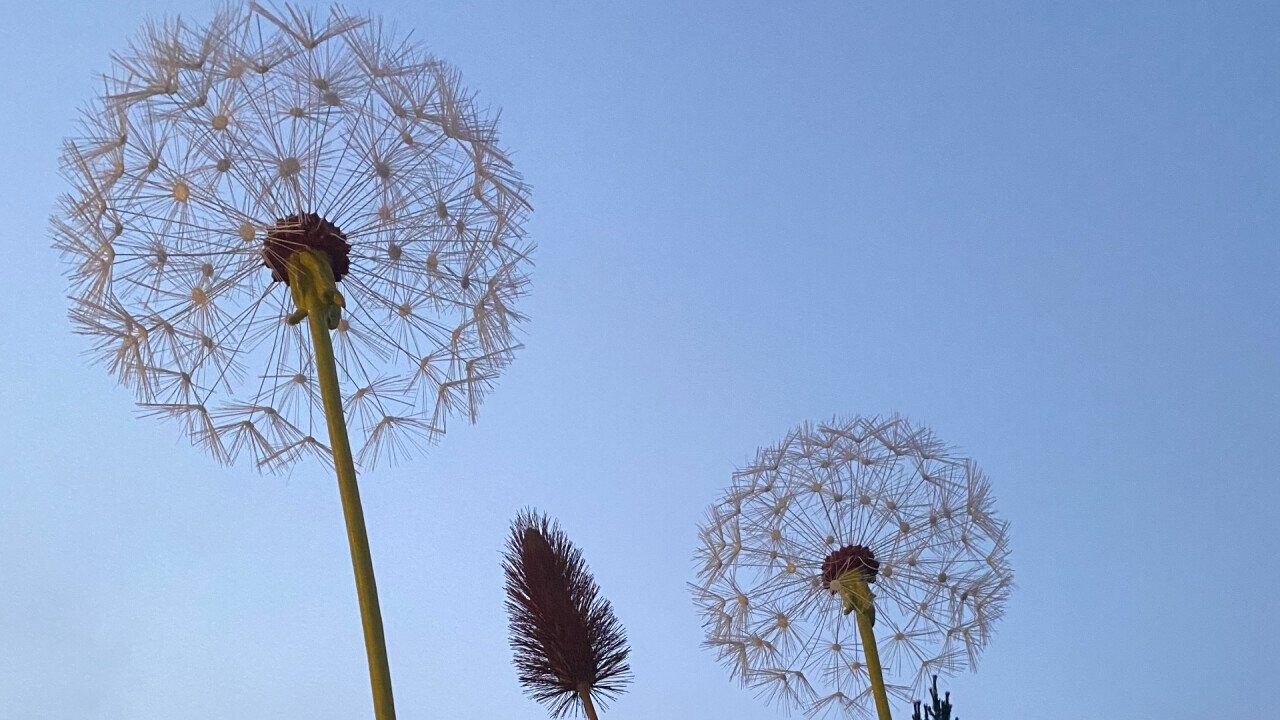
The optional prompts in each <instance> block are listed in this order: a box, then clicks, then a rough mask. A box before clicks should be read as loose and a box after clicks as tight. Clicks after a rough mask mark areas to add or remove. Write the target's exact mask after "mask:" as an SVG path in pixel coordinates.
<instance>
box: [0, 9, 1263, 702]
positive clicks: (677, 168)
mask: <svg viewBox="0 0 1280 720" xmlns="http://www.w3.org/2000/svg"><path fill="white" fill-rule="evenodd" d="M899 5H900V4H899V3H878V2H877V3H872V2H832V3H806V2H795V3H791V2H787V3H763V2H761V3H746V2H741V3H730V2H722V3H694V4H691V5H688V6H687V5H686V4H685V3H675V2H671V3H665V4H664V3H642V2H630V3H586V2H583V3H568V2H517V1H511V2H492V3H487V2H466V3H463V2H443V1H442V2H413V3H396V2H392V1H391V0H385V1H379V2H374V3H372V4H371V5H368V6H366V5H353V6H350V9H352V10H356V11H361V12H364V11H371V12H372V13H374V14H380V15H383V16H384V17H385V18H387V19H388V20H394V21H395V23H396V24H397V25H398V26H399V27H400V28H401V29H409V28H416V37H418V38H419V39H421V40H423V41H425V42H426V43H427V44H428V45H429V46H430V47H431V48H432V49H433V50H434V51H436V52H437V54H439V55H440V56H441V57H443V58H445V59H447V60H449V61H451V62H452V63H454V64H455V65H456V66H457V67H458V68H460V69H461V70H462V72H463V77H464V82H465V84H466V85H467V86H468V87H469V88H471V89H474V90H477V91H478V92H479V93H480V99H481V101H482V102H484V103H487V104H491V105H493V106H495V107H498V106H500V107H501V108H502V110H503V112H502V121H503V122H502V126H501V130H502V135H503V144H504V145H505V146H506V147H508V148H511V149H512V150H513V151H514V153H515V160H516V162H517V164H518V167H519V169H520V171H521V172H522V173H523V174H524V176H525V178H526V179H527V180H528V181H529V182H530V183H531V184H532V185H533V188H534V195H533V199H534V204H535V208H536V212H535V214H534V215H533V217H532V220H531V222H530V224H529V226H528V229H529V231H530V233H531V236H532V238H533V239H534V240H535V241H536V242H537V243H538V244H539V250H538V252H537V254H536V262H537V266H536V268H535V269H534V276H533V281H534V284H533V294H532V296H531V297H530V298H528V301H527V302H526V303H524V304H523V305H522V306H521V309H522V310H526V311H527V312H528V313H530V314H531V315H532V318H533V320H532V322H531V323H530V324H529V325H528V334H527V337H526V338H525V343H526V348H525V349H524V350H523V351H522V352H521V353H520V354H519V356H518V358H517V360H516V362H515V364H514V365H513V366H512V367H511V368H510V369H509V370H508V371H507V372H506V373H505V374H504V376H503V377H502V379H501V381H500V383H499V385H498V387H497V389H496V390H495V391H494V392H493V393H492V394H491V395H490V397H489V399H488V400H487V401H486V403H485V405H484V406H483V408H482V410H481V418H480V423H479V424H478V425H475V426H465V425H464V424H462V423H460V422H459V423H454V424H452V425H451V427H450V430H449V433H448V435H447V436H446V437H445V438H444V440H443V441H442V442H441V443H440V445H439V446H437V447H435V448H433V449H432V450H431V451H430V452H429V453H427V454H425V455H421V456H419V457H418V459H417V460H415V461H414V462H412V463H410V464H408V465H404V466H400V467H397V468H393V469H380V470H378V471H376V472H371V473H367V474H365V475H364V476H363V477H362V491H363V494H364V501H365V511H366V514H367V519H368V523H369V528H370V535H371V541H372V546H373V552H374V559H375V563H376V565H377V572H378V584H379V587H380V590H381V596H382V603H383V613H384V618H385V621H386V627H387V635H388V639H389V650H390V655H391V664H392V672H393V675H394V679H395V692H396V698H397V706H398V710H399V714H400V717H401V718H403V719H404V720H414V719H416V718H531V719H532V718H542V717H545V716H546V714H545V712H544V711H543V709H542V708H541V707H540V706H538V705H536V704H534V703H533V702H532V701H530V700H528V699H526V698H524V697H523V695H522V693H521V690H520V688H519V686H518V685H517V683H516V680H515V674H514V671H513V670H512V668H511V665H510V652H509V651H508V649H507V644H506V615H505V613H504V611H503V607H502V593H501V587H502V575H501V572H500V569H499V553H500V549H501V546H502V543H503V541H504V539H505V535H506V532H507V527H508V523H509V522H510V520H511V518H512V517H513V516H514V515H515V514H516V512H517V511H518V510H519V509H521V508H522V507H525V506H529V505H533V506H536V507H538V508H540V509H543V510H546V511H547V512H549V513H551V514H552V515H554V516H556V517H557V518H559V519H560V521H561V522H562V524H563V526H564V528H565V529H566V530H567V531H568V533H569V534H570V536H571V537H572V538H573V540H574V541H575V542H576V543H577V544H578V546H579V547H580V548H582V550H583V551H584V553H585V555H586V558H587V560H588V562H589V563H590V565H591V567H592V569H593V570H594V572H595V575H596V578H597V580H598V582H599V584H600V585H601V587H602V588H603V591H604V593H605V594H606V595H607V596H608V597H609V598H610V599H611V600H612V601H613V603H614V605H615V609H616V612H617V615H618V617H619V618H620V619H621V621H622V622H623V624H624V625H625V626H626V628H627V630H628V633H629V635H630V638H631V645H632V648H633V655H632V665H633V668H634V670H635V676H636V681H635V683H634V685H633V687H632V689H631V691H630V692H629V693H628V694H627V695H626V696H625V697H624V698H623V699H622V700H621V701H620V702H618V703H617V704H616V705H615V706H614V708H613V709H612V710H611V711H610V712H607V713H606V714H605V717H606V718H610V719H611V720H640V719H645V720H648V719H651V718H667V717H689V718H739V719H741V718H775V717H780V716H781V713H780V712H779V711H777V710H774V709H771V708H768V707H766V706H764V705H762V704H761V703H760V702H759V701H757V700H756V699H755V698H754V697H753V695H752V693H751V692H750V691H748V690H744V689H741V688H739V687H738V686H736V685H735V684H733V683H732V682H730V680H729V678H728V676H727V673H726V672H725V671H724V670H723V669H722V668H721V667H720V666H719V665H718V664H717V663H716V662H715V659H714V657H713V655H712V654H711V653H709V652H707V651H704V650H702V649H701V648H700V647H699V643H700V642H701V640H702V638H703V634H702V630H701V628H700V621H699V618H698V616H697V615H696V613H695V610H694V608H693V605H692V602H691V600H690V596H689V592H688V590H687V588H686V586H685V583H686V582H687V581H689V580H692V579H693V578H694V564H693V561H692V552H693V550H694V547H695V544H696V525H697V523H698V521H699V519H700V518H701V516H702V513H703V512H704V510H705V508H706V507H707V505H708V504H709V503H711V502H712V501H713V500H714V499H716V498H717V497H718V496H719V494H720V493H721V491H722V489H723V488H724V487H725V486H726V485H727V484H728V482H729V477H730V473H731V472H732V471H733V469H734V468H735V467H737V466H738V465H740V464H742V463H744V462H745V461H747V460H748V459H749V458H750V457H751V456H752V455H753V454H754V451H755V449H756V448H757V447H758V446H761V445H768V444H772V443H774V442H776V441H777V440H778V439H780V438H781V437H782V436H783V435H784V434H785V433H786V432H787V431H788V430H789V429H790V428H792V427H794V426H795V425H797V424H799V423H801V422H802V421H805V420H821V419H824V418H829V417H831V416H832V415H834V414H840V415H852V414H858V413H862V414H875V413H890V412H894V411H897V412H901V413H902V414H904V415H905V416H907V417H908V418H910V419H912V420H913V421H914V422H917V423H921V424H924V425H927V426H930V427H932V428H933V429H934V431H935V432H936V433H937V435H938V436H939V437H940V438H941V439H942V440H944V441H946V442H949V443H951V444H953V445H955V446H956V447H957V448H959V449H960V450H961V451H962V452H963V453H965V454H966V455H968V456H970V457H973V458H975V459H976V460H977V461H978V462H979V464H980V465H981V466H982V467H983V469H984V470H985V471H986V472H987V474H988V475H989V476H990V478H991V480H992V483H993V485H994V487H995V490H996V495H997V498H998V508H999V510H1000V513H1001V514H1002V515H1003V516H1004V517H1005V518H1006V519H1008V520H1009V521H1010V522H1011V523H1012V539H1013V545H1012V547H1013V562H1014V563H1015V570H1016V573H1017V580H1018V584H1019V587H1018V588H1017V590H1016V591H1015V592H1014V594H1013V596H1012V598H1011V601H1010V603H1009V607H1008V615H1007V617H1006V618H1005V620H1004V621H1003V622H1002V624H1001V625H1000V626H999V627H998V629H997V632H996V636H995V640H994V642H993V644H992V645H991V646H990V648H989V649H988V650H987V652H986V654H985V655H984V658H983V662H982V664H981V665H980V666H979V669H978V672H977V673H974V674H963V675H960V676H958V677H956V678H954V679H951V680H949V681H946V682H945V683H944V686H945V687H946V688H949V689H951V690H952V691H953V699H954V700H955V701H956V704H957V710H958V713H959V715H960V716H961V717H963V718H966V719H972V720H981V719H986V720H999V719H1003V718H1009V719H1012V718H1039V719H1043V720H1055V719H1058V718H1082V717H1084V718H1087V717H1131V718H1162V719H1179V718H1187V719H1192V718H1197V719H1199V718H1207V717H1245V716H1246V715H1250V714H1252V713H1253V712H1254V710H1255V709H1260V708H1261V706H1262V704H1263V702H1264V697H1263V692H1264V691H1266V690H1267V689H1268V688H1271V687H1273V686H1274V683H1275V681H1276V676H1275V674H1274V672H1273V669H1274V665H1275V652H1276V648H1277V647H1280V626H1278V621H1277V619H1276V613H1275V610H1276V607H1277V606H1276V598H1277V597H1278V596H1280V579H1278V574H1280V561H1278V560H1277V554H1278V552H1277V551H1278V550H1280V529H1278V527H1280V525H1278V524H1277V522H1276V519H1275V518H1276V510H1275V508H1276V507H1277V505H1278V504H1280V490H1278V489H1277V488H1278V487H1280V484H1278V480H1280V477H1278V472H1277V468H1278V467H1280V442H1278V441H1280V370H1278V366H1280V329H1278V325H1280V323H1278V320H1280V290H1278V288H1277V277H1278V273H1280V241H1278V239H1280V202H1278V200H1280V72H1277V69H1278V68H1280V41H1278V40H1277V38H1278V37H1280V6H1277V5H1276V4H1274V3H1265V2H1259V3H1231V4H1228V3H1218V2H1195V3H1188V2H1182V3H1166V2H1151V3H1126V4H1124V5H1123V7H1120V6H1118V5H1119V4H1117V3H1079V2H1061V3H1023V2H1007V3H963V4H961V3H945V4H944V3H929V4H924V3H908V4H905V6H902V7H899ZM213 9H214V6H213V4H212V3H210V2H207V1H206V0H191V1H188V0H180V1H176V2H159V1H158V0H148V1H145V2H138V1H134V0H127V1H126V0H122V1H120V2H112V3H90V2H82V3H71V2H62V3H50V4H47V5H45V4H38V3H29V4H24V5H22V6H13V7H11V8H10V9H9V10H8V11H7V13H6V18H5V22H4V24H3V27H0V59H2V64H0V66H2V67H4V68H6V69H7V72H5V73H4V76H3V78H2V79H0V92H2V93H3V97H4V99H5V102H4V106H5V111H4V112H3V113H2V114H0V136H2V137H4V138H5V143H4V153H3V156H4V159H5V163H6V166H7V168H8V171H7V172H5V173H4V174H3V175H0V185H2V186H3V191H2V192H0V209H2V211H3V213H4V217H5V218H6V223H5V231H4V235H5V237H4V240H3V243H4V245H3V246H4V248H5V255H4V267H5V269H6V276H7V278H8V285H7V289H6V292H5V326H4V338H5V339H4V350H5V352H3V353H0V377H4V378H5V380H6V381H5V382H4V383H3V384H0V407H3V408H4V409H5V413H4V416H3V419H2V420H0V451H2V456H3V458H4V464H5V466H6V467H5V469H4V472H3V479H2V480H0V547H2V548H3V552H2V553H0V558H2V559H0V581H2V583H3V588H4V589H3V592H0V638H3V642H2V643H0V718H6V719H7V718H15V719H16V718H25V719H27V720H64V719H65V718H83V719H99V718H101V719H103V720H107V719H112V720H115V719H120V718H126V719H132V718H138V719H143V718H148V719H151V718H195V719H203V718H286V717H287V718H314V719H317V720H328V719H333V720H339V719H343V720H346V719H349V718H366V717H371V715H372V711H371V704H370V700H369V690H368V685H367V674H366V670H365V659H364V651H363V646H362V640H361V634H360V625H359V621H358V616H357V608H356V600H355V593H354V586H353V581H352V577H351V567H350V561H349V556H348V553H347V546H346V539H345V535H344V533H343V526H342V519H341V511H340V506H339V502H338V494H337V490H336V485H335V483H334V481H333V479H332V477H331V476H330V475H329V473H328V471H326V470H325V469H324V468H322V467H320V466H318V465H314V464H313V465H303V466H300V467H298V468H297V469H296V470H295V471H294V472H293V473H292V475H290V476H288V477H277V476H260V475H258V474H257V473H256V472H254V471H253V470H251V469H246V468H244V467H237V468H224V467H221V466H219V465H217V464H216V463H215V462H214V461H213V460H212V459H210V458H209V457H207V456H206V455H205V454H204V453H203V452H202V451H200V450H198V449H196V448H193V447H191V446H189V445H188V444H187V442H186V441H185V440H183V439H181V438H180V436H179V431H178V428H177V427H176V426H175V425H174V424H171V423H163V422H158V421H152V420H142V419H136V418H135V412H134V410H133V406H132V395H131V393H130V392H128V391H127V390H126V389H124V388H121V387H118V386H116V385H115V383H114V381H112V380H111V379H110V378H109V377H108V376H107V374H106V372H105V370H103V369H102V368H98V367H92V366H90V365H89V361H88V360H87V359H86V358H85V357H83V351H85V350H86V348H87V342H86V341H85V340H84V339H83V338H79V337H76V336H73V335H72V334H71V332H70V326H69V323H68V322H67V321H66V319H65V311H66V308H67V306H68V302H67V301H66V300H65V298H64V281H63V280H62V277H61V271H62V266H61V264H60V261H59V260H58V258H57V256H56V253H55V252H54V251H52V250H50V249H49V244H50V240H49V239H48V238H49V235H48V230H47V218H48V214H49V212H50V211H51V210H52V208H53V203H54V199H55V197H56V196H57V194H58V193H59V192H61V191H62V190H63V183H62V181H61V180H60V178H59V176H58V173H57V158H58V153H59V143H60V142H61V138H62V137H63V136H65V135H67V134H70V133H71V132H73V129H74V128H73V121H74V119H75V117H76V115H77V113H78V111H79V108H80V106H81V105H83V104H84V103H85V102H86V101H87V100H88V99H89V98H90V97H92V96H93V94H94V93H95V92H96V91H97V90H98V88H99V87H100V86H98V85H95V82H94V79H93V78H94V75H95V73H97V72H101V71H104V70H106V69H107V67H108V56H109V53H110V52H111V51H112V50H118V49H123V48H124V47H125V44H126V41H127V39H128V38H130V37H131V36H132V34H133V32H134V30H135V29H136V28H138V27H139V26H140V25H141V23H142V22H143V21H144V20H145V19H147V18H152V17H157V16H160V15H163V14H165V13H182V14H183V15H184V16H187V17H189V18H191V19H193V20H195V21H197V22H199V23H203V22H206V21H207V20H208V19H209V18H210V17H211V16H212V14H213ZM896 713H897V716H898V717H900V718H905V717H907V716H908V715H909V713H908V712H906V710H905V709H904V708H902V707H898V708H897V709H896Z"/></svg>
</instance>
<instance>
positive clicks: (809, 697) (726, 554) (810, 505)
mask: <svg viewBox="0 0 1280 720" xmlns="http://www.w3.org/2000/svg"><path fill="white" fill-rule="evenodd" d="M1005 529H1006V524H1005V522H1004V521H1002V520H1000V519H998V518H997V517H996V515H995V512H994V509H993V507H992V498H991V493H990V489H989V486H988V484H987V481H986V478H985V477H984V476H983V475H982V473H981V471H980V470H979V469H978V468H977V466H976V465H974V463H973V462H971V461H969V460H964V459H960V458H956V457H953V456H952V454H951V452H950V450H949V449H948V448H947V447H946V446H944V445H942V444H941V443H939V442H938V441H937V440H935V439H934V437H933V435H932V434H931V433H930V432H929V431H928V430H926V429H924V428H916V427H913V426H911V424H910V423H908V422H907V421H906V420H904V419H901V418H897V417H894V418H890V419H887V420H886V419H880V418H862V417H856V418H853V419H852V420H834V421H832V422H830V423H824V424H818V425H804V426H803V427H800V428H798V429H796V430H794V431H793V432H791V433H790V434H789V435H787V437H786V438H785V439H783V441H782V442H781V443H779V444H778V445H776V446H774V447H770V448H765V449H762V450H760V451H759V453H758V454H757V455H756V458H755V461H754V462H753V463H751V464H750V465H749V466H747V467H745V468H743V469H742V470H740V471H738V472H737V473H735V475H734V479H733V485H732V487H731V488H730V489H729V491H728V492H727V493H725V495H724V497H723V498H722V499H721V500H720V501H719V502H717V503H716V504H714V505H713V506H712V507H711V509H710V511H709V512H708V515H707V520H706V522H705V523H703V525H702V526H701V527H700V531H699V536H700V539H701V544H700V546H699V550H698V559H699V563H700V569H699V573H698V584H697V585H696V586H694V595H695V599H696V602H697V603H698V605H699V607H700V609H701V611H702V613H703V617H704V626H705V628H706V633H707V640H706V643H705V644H706V646H707V647H709V648H711V649H713V650H714V651H715V652H716V653H717V655H718V656H719V658H720V660H721V661H722V662H723V664H724V665H725V666H726V667H728V669H729V672H730V675H731V676H732V677H734V678H736V679H738V680H740V681H741V682H742V683H743V684H745V685H747V686H750V687H752V688H755V689H756V690H757V691H758V692H759V693H760V694H761V695H762V696H764V697H765V698H767V699H768V700H770V701H777V702H779V703H780V704H783V705H785V706H787V707H790V708H794V709H798V710H801V711H803V712H804V713H805V714H807V715H811V716H822V717H827V716H830V717H873V716H874V714H875V711H874V703H873V699H872V696H871V689H870V676H869V675H868V671H867V666H866V658H865V655H864V654H863V649H862V644H861V641H860V638H859V634H858V630H857V626H856V624H855V622H854V618H853V617H852V616H846V615H845V613H844V610H843V605H842V599H841V597H840V596H839V593H838V592H837V589H838V587H839V586H838V584H835V583H834V581H835V580H837V579H838V578H839V577H840V575H842V574H843V573H846V572H859V573H860V574H861V576H862V578H863V579H865V580H867V581H869V582H870V583H871V584H870V588H871V590H872V592H873V593H874V594H875V627H874V630H875V633H876V639H877V645H878V647H879V653H880V660H881V663H882V665H883V669H884V674H885V683H886V686H887V688H888V690H889V692H890V693H892V694H895V695H897V696H898V697H899V698H900V699H902V700H903V701H904V702H905V701H907V700H909V699H910V697H911V694H912V693H913V692H919V691H920V690H921V689H923V688H924V687H926V685H927V682H928V679H929V677H930V676H931V675H934V674H941V675H948V674H952V673H955V672H957V671H959V670H961V669H964V668H966V667H967V668H972V667H974V666H975V664H976V662H977V658H978V655H979V653H980V652H981V650H982V649H983V647H984V646H985V645H986V644H987V641H988V639H989V638H990V636H991V631H992V627H993V625H994V623H995V621H996V620H997V619H998V618H999V617H1000V616H1001V615H1002V614H1003V611H1004V603H1005V600H1006V598H1007V596H1008V593H1009V590H1010V589H1011V587H1012V572H1011V570H1010V568H1009V563H1008V554H1009V550H1008V544H1007V540H1006V537H1005Z"/></svg>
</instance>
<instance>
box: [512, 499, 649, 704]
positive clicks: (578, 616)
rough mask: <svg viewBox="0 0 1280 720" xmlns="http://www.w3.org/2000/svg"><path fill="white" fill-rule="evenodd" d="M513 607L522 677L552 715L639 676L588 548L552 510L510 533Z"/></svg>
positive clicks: (616, 690) (607, 695) (527, 517)
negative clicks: (589, 562) (578, 544)
mask: <svg viewBox="0 0 1280 720" xmlns="http://www.w3.org/2000/svg"><path fill="white" fill-rule="evenodd" d="M503 569H504V570H505V571H506V574H507V613H508V614H509V615H510V618H511V649H512V650H513V651H515V664H516V669H517V670H518V672H519V676H520V684H522V685H524V687H525V689H526V691H527V692H528V693H529V695H531V696H532V697H533V699H535V700H537V701H538V702H541V703H545V704H546V705H547V706H548V707H549V708H550V711H551V717H561V716H563V715H566V714H569V713H571V712H576V710H577V709H578V708H579V707H581V709H582V712H583V714H584V715H585V716H586V717H587V718H589V719H590V720H596V710H595V706H596V704H600V705H601V706H603V704H604V701H606V700H611V699H614V698H616V697H617V696H618V695H620V694H621V693H622V692H623V691H624V689H625V688H626V686H627V685H628V684H629V683H630V682H631V668H630V667H629V666H628V665H627V662H626V660H627V655H628V653H629V652H630V649H629V648H628V647H627V638H626V633H625V632H624V631H623V629H622V625H620V624H619V623H618V620H617V618H615V617H614V615H613V607H612V606H611V605H610V604H609V601H608V600H606V599H604V598H602V597H600V590H599V588H597V587H596V583H595V580H594V579H593V578H592V577H591V573H590V572H588V571H587V566H586V562H585V561H583V559H582V553H581V552H579V551H578V549H577V548H575V547H574V546H573V545H572V543H570V542H569V538H568V537H567V536H566V535H565V534H564V532H562V531H561V530H560V526H559V525H557V524H556V523H555V522H553V521H552V520H550V519H549V518H547V517H546V516H545V515H538V514H537V513H533V512H527V513H522V514H521V515H520V516H519V517H517V518H516V520H515V522H514V523H513V524H512V526H511V537H510V538H508V540H507V551H506V557H505V558H504V561H503Z"/></svg>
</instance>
